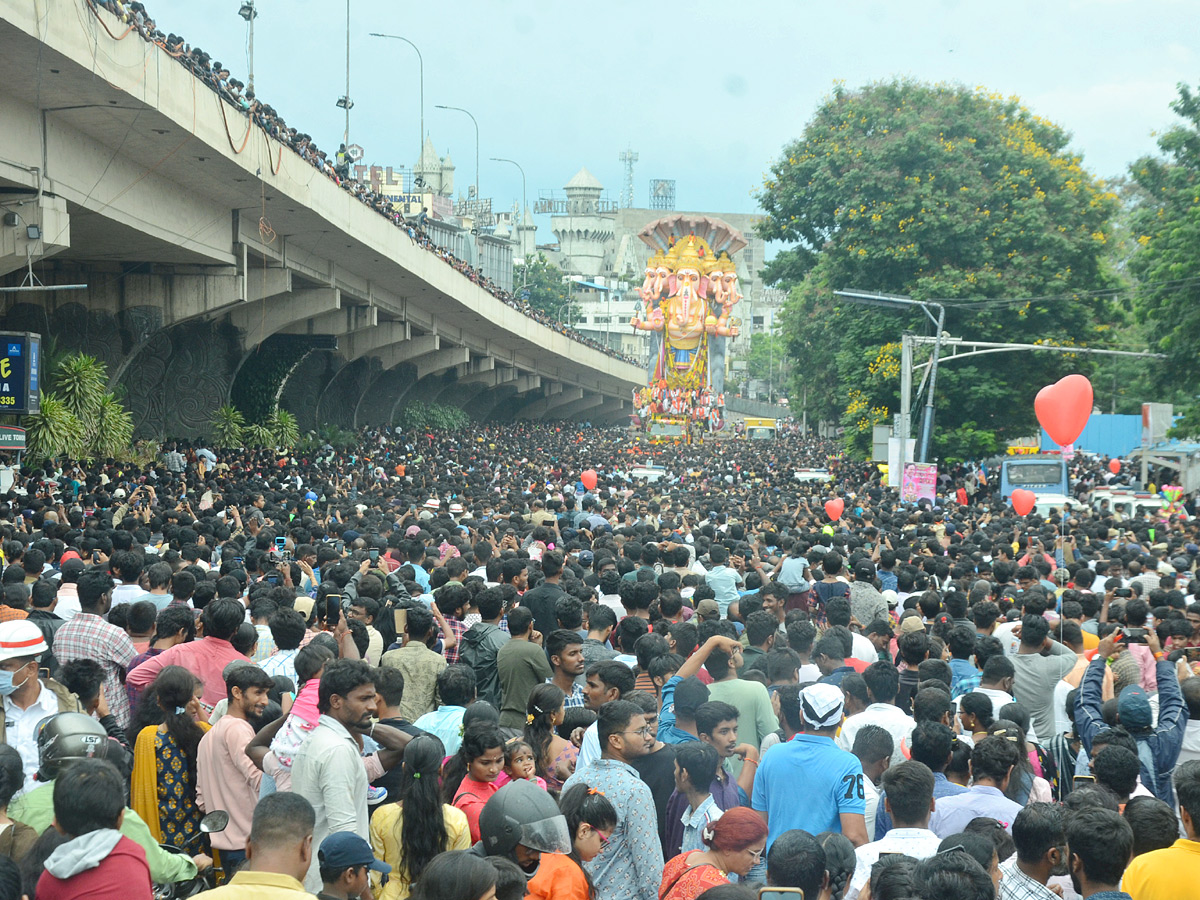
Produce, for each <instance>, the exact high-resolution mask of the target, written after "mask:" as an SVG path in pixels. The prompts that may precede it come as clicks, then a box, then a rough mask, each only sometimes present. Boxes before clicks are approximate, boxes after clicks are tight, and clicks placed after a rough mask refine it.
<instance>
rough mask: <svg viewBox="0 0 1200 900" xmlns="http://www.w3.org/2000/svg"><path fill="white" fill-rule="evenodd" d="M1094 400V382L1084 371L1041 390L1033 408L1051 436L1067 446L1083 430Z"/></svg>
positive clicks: (1057, 442)
mask: <svg viewBox="0 0 1200 900" xmlns="http://www.w3.org/2000/svg"><path fill="white" fill-rule="evenodd" d="M1092 400H1093V394H1092V383H1091V382H1090V381H1088V380H1087V379H1086V378H1085V377H1084V376H1082V375H1068V376H1067V377H1066V378H1062V379H1060V380H1058V381H1056V382H1055V383H1054V384H1050V385H1047V386H1046V387H1044V388H1042V389H1041V390H1040V391H1038V393H1037V397H1035V398H1034V401H1033V409H1034V412H1036V413H1037V420H1038V422H1040V423H1041V426H1042V427H1043V428H1045V429H1046V434H1048V435H1050V439H1051V440H1052V441H1054V443H1056V444H1058V445H1059V446H1060V447H1065V446H1066V445H1067V444H1073V443H1074V442H1075V439H1076V438H1077V437H1079V435H1081V434H1082V433H1083V429H1084V427H1085V426H1086V425H1087V422H1088V417H1089V416H1090V415H1091V414H1092Z"/></svg>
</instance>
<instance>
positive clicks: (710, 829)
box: [658, 806, 767, 900]
mask: <svg viewBox="0 0 1200 900" xmlns="http://www.w3.org/2000/svg"><path fill="white" fill-rule="evenodd" d="M700 837H701V839H702V840H703V841H704V846H705V847H707V848H708V849H706V850H691V851H688V852H686V853H680V854H679V855H678V856H676V857H675V858H674V859H672V860H671V861H670V862H668V863H667V864H666V866H664V867H663V877H662V885H661V886H660V887H659V889H658V900H696V898H697V897H699V896H700V895H701V894H703V893H704V892H705V891H706V890H708V889H709V888H711V887H717V886H718V885H722V884H728V883H729V874H730V873H731V872H732V873H736V874H737V875H739V876H742V877H745V876H746V875H747V874H748V873H749V872H750V870H751V869H752V868H754V866H755V864H756V863H758V862H759V861H760V860H761V859H762V856H763V851H764V850H765V849H766V846H767V823H766V822H764V821H763V820H762V816H760V815H759V814H758V813H756V812H755V811H754V810H752V809H747V808H746V807H744V806H738V807H734V808H733V809H730V810H726V811H725V812H724V813H722V814H721V818H719V819H717V820H715V821H713V822H709V823H708V824H707V825H706V826H704V830H703V831H702V832H701V834H700Z"/></svg>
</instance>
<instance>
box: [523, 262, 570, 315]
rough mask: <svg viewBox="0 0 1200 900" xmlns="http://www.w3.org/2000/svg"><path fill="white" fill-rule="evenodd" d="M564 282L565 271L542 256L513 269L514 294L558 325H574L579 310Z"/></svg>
mask: <svg viewBox="0 0 1200 900" xmlns="http://www.w3.org/2000/svg"><path fill="white" fill-rule="evenodd" d="M563 278H564V276H563V271H562V269H560V268H559V267H558V266H556V265H554V263H552V262H550V261H549V260H548V259H546V254H545V253H540V252H539V253H538V254H537V256H536V257H533V258H531V259H529V260H528V261H527V263H526V265H523V266H513V293H514V294H515V295H516V296H517V298H518V299H521V300H525V301H526V302H528V303H529V305H530V306H532V307H533V308H534V309H537V310H540V311H541V312H544V313H546V314H547V315H548V316H550V317H551V318H553V319H557V320H558V321H559V322H567V321H574V320H575V319H577V318H578V317H579V309H578V307H577V306H576V305H575V302H574V298H573V297H571V296H570V288H569V286H568V284H567V283H566V282H565V281H564V280H563ZM526 295H528V296H526Z"/></svg>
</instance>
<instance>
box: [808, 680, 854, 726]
mask: <svg viewBox="0 0 1200 900" xmlns="http://www.w3.org/2000/svg"><path fill="white" fill-rule="evenodd" d="M844 703H845V698H844V697H843V696H842V692H841V690H839V689H838V688H836V687H834V686H833V685H832V684H811V685H809V686H808V687H806V688H805V689H804V690H802V691H801V692H800V714H801V715H803V716H804V722H805V724H807V725H809V726H810V727H812V728H833V727H835V726H836V725H838V724H839V723H840V722H841V721H842V707H843V705H844Z"/></svg>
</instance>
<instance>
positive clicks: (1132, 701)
mask: <svg viewBox="0 0 1200 900" xmlns="http://www.w3.org/2000/svg"><path fill="white" fill-rule="evenodd" d="M1117 715H1118V716H1119V717H1120V720H1121V724H1122V725H1124V726H1125V727H1126V728H1127V729H1129V730H1130V731H1142V730H1144V729H1146V728H1149V727H1150V724H1151V722H1152V720H1153V716H1152V713H1151V710H1150V698H1149V697H1148V696H1147V695H1146V691H1145V689H1144V688H1143V687H1142V686H1141V685H1140V684H1131V685H1129V686H1128V687H1126V688H1124V689H1123V690H1122V691H1121V695H1120V696H1119V697H1118V698H1117Z"/></svg>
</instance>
